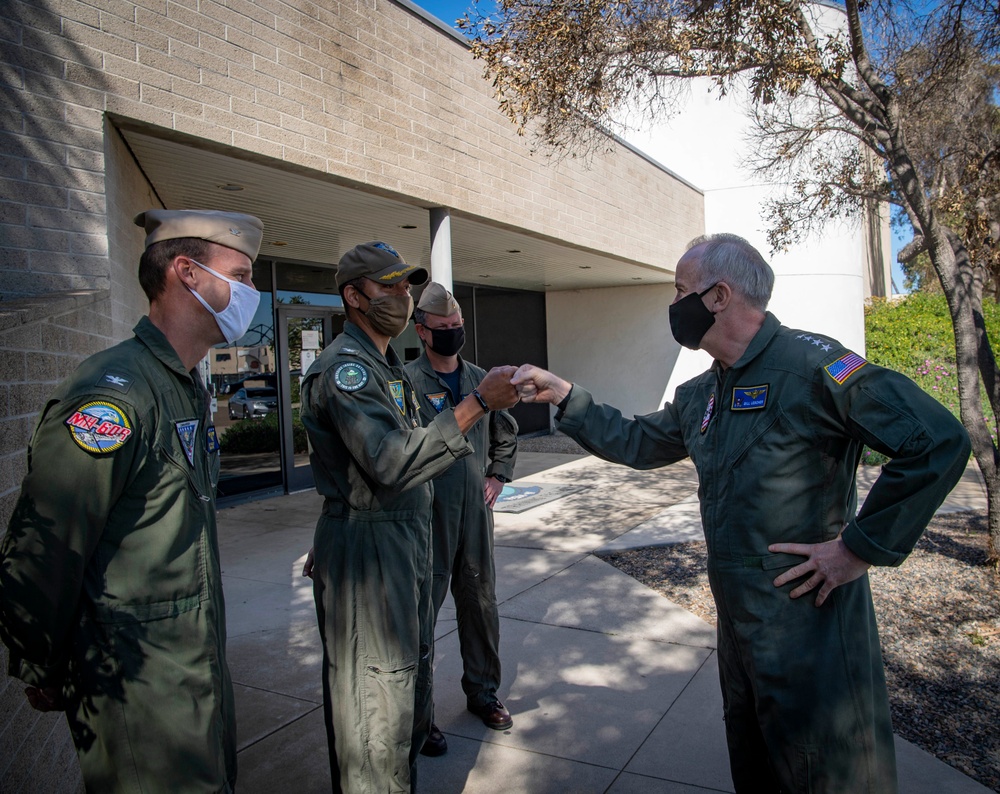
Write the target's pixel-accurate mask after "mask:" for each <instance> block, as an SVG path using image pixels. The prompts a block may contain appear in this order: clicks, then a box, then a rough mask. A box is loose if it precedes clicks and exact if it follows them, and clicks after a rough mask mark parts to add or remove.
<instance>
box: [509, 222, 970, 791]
mask: <svg viewBox="0 0 1000 794" xmlns="http://www.w3.org/2000/svg"><path fill="white" fill-rule="evenodd" d="M773 283H774V275H773V273H772V271H771V268H770V267H769V266H768V265H767V263H766V262H765V261H764V259H763V257H761V255H760V254H759V253H758V252H757V251H756V250H755V249H754V248H753V246H751V245H750V244H749V243H748V242H747V241H746V240H744V239H742V238H740V237H737V236H736V235H731V234H717V235H711V236H708V237H702V238H698V239H696V240H694V241H693V242H692V244H691V246H690V247H689V248H688V251H687V253H685V254H684V256H682V257H681V259H680V261H679V262H678V264H677V271H676V287H677V296H676V298H675V299H674V301H673V303H672V304H671V306H670V326H671V330H672V332H673V334H674V337H675V339H676V340H677V341H678V342H679V343H680V344H681V345H683V346H685V347H688V348H692V349H699V348H700V349H702V350H705V351H706V352H708V353H709V354H711V355H712V357H713V358H714V359H715V362H714V363H713V365H712V367H711V369H709V370H708V371H707V372H705V373H703V374H702V375H699V376H698V377H696V378H694V379H693V380H690V381H688V382H687V383H685V384H683V385H681V386H680V387H678V389H677V392H676V395H675V397H674V401H673V402H672V403H667V404H666V405H665V406H664V408H663V409H662V410H660V411H657V412H656V413H652V414H649V415H647V416H637V417H635V418H633V419H625V418H624V417H623V416H622V415H621V413H620V412H619V411H618V410H616V409H615V408H612V407H611V406H607V405H598V404H596V403H595V402H594V400H593V398H592V397H591V395H590V394H588V393H587V392H586V391H585V390H584V389H582V388H581V387H579V386H577V385H575V384H571V383H569V382H568V381H565V380H563V379H562V378H559V377H557V376H555V375H553V374H552V373H550V372H546V371H545V370H542V369H539V368H537V367H533V366H530V365H525V366H523V367H521V369H519V370H518V373H517V374H516V375H515V376H514V383H515V385H516V386H517V387H518V389H519V391H520V394H521V398H522V399H523V400H524V401H525V402H532V401H535V402H549V403H553V404H555V405H557V406H558V407H559V410H558V413H557V414H556V418H557V419H558V421H559V429H560V430H561V431H562V432H564V433H566V434H567V435H569V436H571V437H572V438H575V439H576V440H577V441H578V442H579V443H580V444H582V445H583V446H584V447H586V448H587V449H588V450H589V451H591V452H593V453H594V454H595V455H598V456H600V457H602V458H604V459H606V460H610V461H614V462H616V463H623V464H626V465H628V466H632V467H633V468H637V469H651V468H655V467H658V466H664V465H667V464H669V463H673V462H675V461H678V460H681V459H683V458H685V457H690V458H691V459H692V461H694V464H695V466H696V468H697V470H698V481H699V485H698V496H699V499H700V501H701V520H702V525H703V527H704V531H705V540H706V544H707V547H708V572H709V579H710V582H711V586H712V594H713V595H714V597H715V603H716V606H717V608H718V650H719V675H720V679H721V683H722V694H723V707H724V717H725V721H726V735H727V739H728V743H729V757H730V767H731V771H732V775H733V781H734V783H735V787H736V791H737V792H779V791H789V792H790V791H795V792H799V791H826V792H844V794H847V792H852V794H854V793H857V792H869V794H891V792H894V791H896V762H895V754H894V749H893V736H892V722H891V719H890V716H889V704H888V697H887V694H886V688H885V677H884V671H883V668H882V656H881V651H880V648H879V638H878V631H877V628H876V625H875V613H874V610H873V607H872V599H871V593H870V591H869V586H868V576H867V570H868V568H869V567H871V566H872V565H899V564H900V563H902V562H903V560H905V559H906V557H907V555H908V554H909V553H910V551H911V550H912V549H913V546H914V544H915V543H916V541H917V538H919V536H920V534H921V532H923V530H924V527H926V525H927V522H928V521H929V520H930V518H931V516H933V514H934V511H935V510H936V509H937V507H938V506H939V505H940V504H941V502H942V501H943V500H944V498H945V496H946V495H947V494H948V492H949V491H950V490H951V489H952V487H954V485H955V483H956V482H957V481H958V479H959V477H960V476H961V474H962V472H963V470H964V468H965V464H966V462H967V460H968V457H969V449H970V445H969V439H968V436H967V435H966V433H965V430H964V429H963V427H962V425H961V424H960V423H959V422H958V421H957V420H956V419H955V418H954V417H953V416H952V415H951V414H950V413H948V411H947V410H945V409H944V407H943V406H942V405H941V404H940V403H938V402H937V401H936V400H934V399H932V398H931V397H929V396H928V395H927V394H925V393H924V392H923V391H922V390H921V389H920V388H919V387H918V386H917V385H916V384H915V383H913V382H912V381H911V380H909V379H908V378H906V377H904V376H903V375H900V374H899V373H896V372H892V371H891V370H887V369H883V368H882V367H878V366H875V365H874V364H871V363H869V362H867V361H866V360H865V359H864V358H862V357H861V356H859V355H857V354H856V353H854V352H852V351H850V350H848V349H846V348H844V347H843V346H842V345H840V344H839V343H838V342H837V341H835V340H833V339H831V338H829V337H827V336H825V335H824V334H817V333H809V332H805V331H793V330H791V329H790V328H785V327H784V326H782V325H781V324H780V323H779V322H778V319H777V318H776V317H775V316H774V315H772V314H771V313H769V312H767V310H766V307H767V302H768V300H769V298H770V294H771V288H772V285H773ZM866 444H867V445H868V446H869V447H871V448H873V449H875V450H878V451H879V452H882V453H883V454H885V455H887V456H888V457H889V458H891V460H890V462H889V463H888V464H886V465H885V466H884V467H883V469H882V473H881V475H880V476H879V478H878V480H877V481H876V482H875V485H874V486H873V487H872V489H871V492H870V493H869V495H868V498H867V499H866V500H865V503H864V506H863V507H862V508H861V510H860V511H857V510H856V507H857V492H856V489H855V472H856V469H857V466H858V462H859V460H860V457H861V452H862V449H863V447H864V445H866Z"/></svg>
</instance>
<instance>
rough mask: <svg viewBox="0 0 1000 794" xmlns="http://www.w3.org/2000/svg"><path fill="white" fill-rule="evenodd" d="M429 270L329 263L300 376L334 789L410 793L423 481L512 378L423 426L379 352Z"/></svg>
mask: <svg viewBox="0 0 1000 794" xmlns="http://www.w3.org/2000/svg"><path fill="white" fill-rule="evenodd" d="M426 280H427V271H426V270H424V269H423V268H422V267H418V266H416V265H410V264H407V263H406V262H404V261H403V259H402V257H400V256H399V254H398V253H396V251H395V250H394V249H393V248H392V247H391V246H389V245H387V244H386V243H382V242H372V243H365V244H363V245H358V246H356V247H354V248H352V249H351V250H350V251H348V252H347V253H346V254H344V256H343V257H342V258H341V260H340V265H339V267H338V270H337V286H338V288H339V290H340V296H341V298H342V299H343V302H344V309H345V311H346V314H347V322H346V323H345V325H344V332H343V333H342V334H341V335H340V336H338V337H337V338H336V339H335V340H334V341H333V343H332V344H330V345H329V346H328V347H327V348H326V350H324V351H323V352H322V353H321V354H320V356H319V357H318V358H317V359H316V361H315V362H314V363H313V365H312V366H311V367H310V368H309V370H308V371H307V372H306V375H305V379H304V380H303V383H302V422H303V424H305V426H306V430H307V431H308V433H309V440H310V442H311V443H310V460H311V462H312V467H313V474H314V476H315V478H316V489H317V490H318V491H319V492H320V494H322V495H323V496H324V497H325V502H324V505H323V512H322V514H321V515H320V518H319V521H318V523H317V525H316V535H315V544H314V549H313V550H312V551H311V552H310V554H309V558H308V560H307V561H306V566H305V569H304V571H303V573H304V574H305V575H306V576H312V578H313V582H314V596H315V601H316V614H317V618H318V621H319V629H320V635H321V636H322V638H323V707H324V714H325V717H326V730H327V740H328V745H329V750H330V768H331V774H332V777H333V789H334V791H345V792H352V794H353V793H354V792H364V793H365V794H376V792H378V793H379V794H382V792H403V791H407V790H410V791H412V790H415V788H416V760H417V754H418V751H419V750H420V748H421V747H422V746H423V744H424V740H425V739H426V738H427V734H428V730H429V727H430V718H431V670H430V663H431V652H432V647H433V633H432V632H433V623H434V615H433V611H432V606H431V494H432V488H431V485H430V481H431V480H432V479H433V478H434V477H436V476H438V475H439V474H441V473H442V472H443V471H444V470H445V469H447V468H448V467H449V466H451V465H452V464H453V463H454V462H455V461H457V460H460V459H462V458H464V457H465V456H467V455H472V454H473V453H474V447H473V445H472V443H471V442H470V441H469V439H468V438H466V434H467V433H469V431H470V430H472V428H473V427H474V426H475V425H476V423H477V422H478V421H479V420H480V419H482V418H483V417H484V416H485V415H486V414H487V413H488V412H489V409H502V408H509V407H510V406H512V405H514V403H516V402H517V395H516V394H515V393H514V389H513V387H511V385H510V382H509V381H510V378H511V376H512V375H513V373H514V368H513V367H497V368H495V369H493V370H492V371H491V372H490V373H489V374H487V375H486V377H485V378H483V380H482V382H480V384H479V387H478V390H473V393H472V394H470V395H469V396H468V397H466V398H465V399H464V400H462V401H461V402H460V403H459V404H458V405H456V406H455V407H454V408H453V409H451V408H449V409H448V410H447V411H442V412H441V413H440V414H438V415H437V416H436V417H434V420H433V421H432V422H430V423H429V424H428V425H427V426H426V427H422V426H421V424H420V421H419V414H418V406H417V396H416V394H415V393H414V391H413V387H412V386H411V385H410V381H409V379H408V378H407V376H406V373H405V371H404V370H403V363H402V362H401V361H400V360H399V357H398V356H397V355H396V353H395V352H394V351H393V349H392V348H391V347H390V346H389V341H390V340H391V339H392V338H393V337H396V336H399V335H400V334H401V333H402V332H403V330H404V329H405V328H406V326H407V323H408V322H409V319H410V315H411V314H412V312H413V299H412V298H411V297H410V284H411V283H413V284H422V283H423V282H424V281H426Z"/></svg>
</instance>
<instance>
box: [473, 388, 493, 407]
mask: <svg viewBox="0 0 1000 794" xmlns="http://www.w3.org/2000/svg"><path fill="white" fill-rule="evenodd" d="M472 396H473V397H475V398H476V402H478V403H479V404H480V405H481V406H482V407H483V410H484V411H486V413H489V412H490V407H489V406H488V405H487V404H486V400H484V399H483V395H481V394H480V393H479V389H473V390H472Z"/></svg>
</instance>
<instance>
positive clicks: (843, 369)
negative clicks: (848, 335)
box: [823, 353, 868, 386]
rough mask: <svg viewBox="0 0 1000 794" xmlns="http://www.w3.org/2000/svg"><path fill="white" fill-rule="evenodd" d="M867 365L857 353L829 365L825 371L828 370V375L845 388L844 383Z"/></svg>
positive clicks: (846, 355)
mask: <svg viewBox="0 0 1000 794" xmlns="http://www.w3.org/2000/svg"><path fill="white" fill-rule="evenodd" d="M867 363H868V362H867V361H865V360H864V359H863V358H861V356H859V355H858V354H857V353H846V354H844V355H843V356H841V357H840V358H838V359H837V360H836V361H834V362H833V363H832V364H827V365H826V366H825V367H823V369H825V370H826V374H827V375H829V376H830V377H831V378H833V379H834V380H835V381H837V383H839V384H840V385H841V386H843V385H844V381H846V380H847V379H848V378H849V377H851V375H853V374H854V373H855V372H857V371H858V370H859V369H861V368H862V367H863V366H864V365H865V364H867Z"/></svg>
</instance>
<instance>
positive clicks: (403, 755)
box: [364, 662, 417, 766]
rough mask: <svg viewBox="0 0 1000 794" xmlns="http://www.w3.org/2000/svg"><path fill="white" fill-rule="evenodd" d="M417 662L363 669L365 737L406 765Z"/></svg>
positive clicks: (411, 727)
mask: <svg viewBox="0 0 1000 794" xmlns="http://www.w3.org/2000/svg"><path fill="white" fill-rule="evenodd" d="M416 682H417V664H416V662H414V663H413V664H404V665H403V666H401V667H394V668H385V667H380V666H378V665H374V664H372V665H368V666H367V667H366V668H365V693H364V703H365V721H366V723H367V729H368V730H367V733H368V736H367V737H366V738H367V740H368V742H369V743H370V744H372V745H379V744H381V745H384V749H385V750H386V751H388V756H387V757H389V758H394V759H396V760H397V761H398V762H400V763H403V764H405V765H406V766H408V764H409V762H408V761H407V756H408V752H409V746H410V740H411V737H412V734H413V716H414V704H415V703H416Z"/></svg>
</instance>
